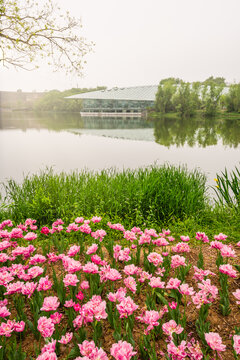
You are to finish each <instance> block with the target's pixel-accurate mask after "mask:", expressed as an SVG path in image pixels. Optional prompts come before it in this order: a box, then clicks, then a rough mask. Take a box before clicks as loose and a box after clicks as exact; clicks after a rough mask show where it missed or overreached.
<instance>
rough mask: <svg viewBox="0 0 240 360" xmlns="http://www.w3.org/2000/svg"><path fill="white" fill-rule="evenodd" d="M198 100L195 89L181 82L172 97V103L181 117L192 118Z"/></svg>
mask: <svg viewBox="0 0 240 360" xmlns="http://www.w3.org/2000/svg"><path fill="white" fill-rule="evenodd" d="M198 102H199V98H198V96H197V91H196V89H193V86H192V85H191V84H190V83H188V82H186V83H185V82H183V81H182V82H181V84H180V85H179V86H178V88H177V91H176V94H175V95H174V97H173V103H174V105H175V107H176V110H177V111H178V112H180V114H181V116H185V117H189V116H193V115H194V113H195V111H196V109H197V107H198Z"/></svg>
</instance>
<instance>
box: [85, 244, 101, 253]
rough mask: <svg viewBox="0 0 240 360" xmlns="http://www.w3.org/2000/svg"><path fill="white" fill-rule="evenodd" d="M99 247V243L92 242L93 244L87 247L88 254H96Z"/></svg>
mask: <svg viewBox="0 0 240 360" xmlns="http://www.w3.org/2000/svg"><path fill="white" fill-rule="evenodd" d="M97 249H98V245H97V244H92V245H91V246H89V248H88V249H87V252H86V254H87V255H91V254H94V253H95V252H96V251H97Z"/></svg>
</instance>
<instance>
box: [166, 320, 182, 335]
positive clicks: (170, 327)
mask: <svg viewBox="0 0 240 360" xmlns="http://www.w3.org/2000/svg"><path fill="white" fill-rule="evenodd" d="M162 329H163V332H165V334H167V335H168V336H170V337H171V338H172V334H173V333H176V334H181V332H182V331H183V328H182V327H181V325H178V324H177V323H176V322H175V321H174V320H170V321H168V322H166V323H164V324H163V325H162Z"/></svg>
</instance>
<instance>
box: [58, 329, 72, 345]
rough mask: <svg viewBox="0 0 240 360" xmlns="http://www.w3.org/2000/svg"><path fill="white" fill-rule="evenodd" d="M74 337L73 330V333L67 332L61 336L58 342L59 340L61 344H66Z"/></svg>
mask: <svg viewBox="0 0 240 360" xmlns="http://www.w3.org/2000/svg"><path fill="white" fill-rule="evenodd" d="M72 337H73V333H72V332H71V333H69V332H67V333H66V334H65V335H63V336H62V337H61V339H60V340H58V342H59V343H60V344H64V345H66V344H68V343H69V342H70V341H71V340H72Z"/></svg>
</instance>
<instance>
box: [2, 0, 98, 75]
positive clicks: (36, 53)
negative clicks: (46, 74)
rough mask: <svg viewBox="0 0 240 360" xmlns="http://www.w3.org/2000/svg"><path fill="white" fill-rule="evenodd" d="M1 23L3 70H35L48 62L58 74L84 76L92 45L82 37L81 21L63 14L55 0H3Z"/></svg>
mask: <svg viewBox="0 0 240 360" xmlns="http://www.w3.org/2000/svg"><path fill="white" fill-rule="evenodd" d="M0 23H1V27H0V63H2V65H3V66H6V67H8V66H14V67H17V68H23V69H26V70H32V69H34V68H37V67H38V65H37V64H38V63H39V60H41V58H44V59H47V61H48V63H49V65H52V66H53V67H54V69H55V70H56V69H64V70H65V71H66V72H69V71H73V72H75V73H76V74H78V75H81V73H82V68H83V57H84V56H85V55H86V54H87V53H88V52H89V51H90V50H91V47H92V44H90V43H88V42H87V41H86V40H85V39H84V38H83V37H82V36H81V35H80V30H81V22H80V20H78V19H75V18H74V17H71V16H70V15H69V13H68V12H66V13H61V11H60V9H59V8H58V7H57V6H56V5H55V4H54V3H53V2H52V0H43V1H42V0H41V1H32V0H0Z"/></svg>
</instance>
